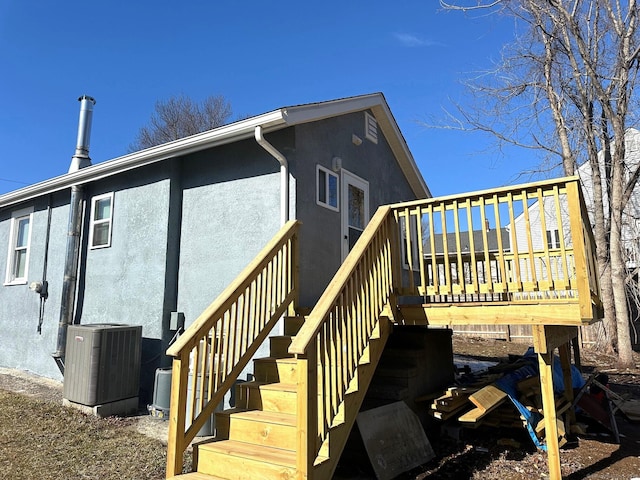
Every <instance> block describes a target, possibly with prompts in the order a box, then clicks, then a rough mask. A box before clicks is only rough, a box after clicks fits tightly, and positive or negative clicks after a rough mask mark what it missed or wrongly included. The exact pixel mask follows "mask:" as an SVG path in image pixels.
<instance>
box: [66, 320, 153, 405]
mask: <svg viewBox="0 0 640 480" xmlns="http://www.w3.org/2000/svg"><path fill="white" fill-rule="evenodd" d="M141 349H142V327H141V326H132V325H120V324H111V323H101V324H93V325H91V324H88V325H70V326H69V328H68V330H67V354H66V358H65V373H64V389H63V393H64V398H66V399H67V400H69V401H71V402H75V403H80V404H82V405H87V406H90V407H93V406H96V405H104V404H105V403H110V402H115V401H118V400H124V399H127V398H132V397H137V396H138V390H139V387H140V356H141Z"/></svg>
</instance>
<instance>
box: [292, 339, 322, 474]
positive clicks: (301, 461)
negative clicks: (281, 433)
mask: <svg viewBox="0 0 640 480" xmlns="http://www.w3.org/2000/svg"><path fill="white" fill-rule="evenodd" d="M296 358H297V367H296V368H297V375H298V386H297V394H298V398H297V405H296V412H297V414H296V416H297V419H298V420H297V422H298V423H297V430H298V432H297V435H298V438H297V440H296V443H297V445H296V451H297V459H296V466H297V468H296V470H297V476H296V478H297V480H311V479H312V478H313V463H314V461H315V456H316V449H315V446H316V439H317V437H318V431H317V428H318V373H317V369H318V361H317V353H316V344H315V342H313V343H312V344H311V346H310V347H309V348H308V349H307V351H306V352H305V354H302V355H300V354H299V355H297V356H296Z"/></svg>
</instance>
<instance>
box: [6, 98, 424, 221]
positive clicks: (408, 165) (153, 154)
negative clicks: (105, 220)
mask: <svg viewBox="0 0 640 480" xmlns="http://www.w3.org/2000/svg"><path fill="white" fill-rule="evenodd" d="M367 109H371V110H372V111H373V112H374V115H376V118H377V120H378V123H379V124H380V125H381V128H382V129H383V132H384V133H385V136H386V138H387V141H388V142H389V144H390V146H391V149H392V151H393V152H394V154H395V155H396V157H397V159H398V161H399V163H400V167H401V168H402V170H403V172H404V173H405V175H406V176H407V180H408V181H409V184H410V185H411V188H412V190H413V191H414V193H415V194H416V196H417V197H418V198H426V197H431V192H430V191H429V187H427V185H426V183H425V181H424V179H423V178H422V175H421V174H420V171H419V170H418V167H417V165H416V163H415V160H414V159H413V155H412V154H411V152H410V151H409V148H408V146H407V144H406V142H405V140H404V137H403V135H402V133H401V132H400V129H399V127H398V125H397V123H396V121H395V118H394V117H393V114H392V113H391V110H390V109H389V106H388V105H387V102H386V100H385V98H384V95H382V94H381V93H372V94H368V95H361V96H357V97H349V98H342V99H337V100H329V101H326V102H319V103H310V104H304V105H298V106H292V107H286V108H280V109H277V110H273V111H271V112H267V113H264V114H262V115H258V116H255V117H251V118H248V119H246V120H241V121H238V122H234V123H231V124H229V125H224V126H222V127H219V128H216V129H214V130H209V131H206V132H203V133H199V134H196V135H192V136H190V137H186V138H182V139H179V140H175V141H173V142H169V143H165V144H162V145H158V146H156V147H151V148H148V149H145V150H141V151H139V152H134V153H130V154H127V155H124V156H122V157H117V158H114V159H112V160H108V161H105V162H101V163H97V164H95V165H92V166H90V167H86V168H83V169H81V170H78V171H76V172H73V173H67V174H64V175H60V176H58V177H54V178H51V179H49V180H45V181H43V182H40V183H36V184H34V185H30V186H28V187H24V188H21V189H19V190H14V191H12V192H9V193H6V194H4V195H0V208H2V207H7V206H10V205H13V204H17V203H20V202H24V201H27V200H30V199H33V198H35V197H37V196H40V195H46V194H49V193H53V192H57V191H60V190H63V189H65V188H69V187H71V186H73V185H81V184H84V183H88V182H91V181H95V180H100V179H102V178H105V177H108V176H111V175H114V174H118V173H122V172H126V171H128V170H132V169H135V168H138V167H142V166H145V165H149V164H151V163H155V162H158V161H162V160H166V159H169V158H172V157H176V156H181V155H186V154H189V153H193V152H197V151H200V150H204V149H206V148H211V147H214V146H216V145H223V144H225V143H231V142H233V141H236V140H241V139H245V138H250V137H252V136H253V135H254V130H255V127H256V126H258V125H260V126H262V127H263V128H264V129H265V131H266V132H269V131H273V130H276V129H278V128H282V127H285V126H292V125H298V124H301V123H307V122H311V121H318V120H322V119H325V118H330V117H334V116H337V115H344V114H347V113H351V112H357V111H362V110H367Z"/></svg>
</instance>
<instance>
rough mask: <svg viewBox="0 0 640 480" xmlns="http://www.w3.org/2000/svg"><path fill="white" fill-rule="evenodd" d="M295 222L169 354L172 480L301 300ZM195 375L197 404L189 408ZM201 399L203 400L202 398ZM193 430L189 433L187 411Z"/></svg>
mask: <svg viewBox="0 0 640 480" xmlns="http://www.w3.org/2000/svg"><path fill="white" fill-rule="evenodd" d="M300 225H301V222H299V221H297V220H291V221H289V222H287V223H286V224H285V225H284V226H283V227H282V229H281V230H280V231H279V232H278V233H277V234H276V235H275V236H274V237H273V239H272V240H271V241H270V242H269V243H268V244H267V245H266V246H265V247H264V248H263V249H262V251H261V252H260V253H259V254H258V255H257V256H256V257H255V258H254V260H252V261H251V263H250V264H249V265H247V267H245V268H244V270H242V272H241V273H240V274H239V275H238V276H237V277H236V278H235V280H234V281H233V282H231V284H230V285H229V286H228V287H227V288H225V289H224V291H223V292H222V293H221V294H220V295H219V296H218V298H216V300H214V301H213V302H212V303H211V304H210V305H209V306H208V307H207V308H206V309H205V310H204V311H203V312H202V313H201V314H200V316H199V317H198V318H197V319H196V320H195V321H194V322H193V323H192V324H191V325H190V326H189V327H188V328H187V330H186V331H185V332H184V334H183V335H181V336H180V337H179V338H178V339H177V341H176V342H175V343H174V344H173V345H171V346H170V347H169V348H168V350H167V355H169V356H171V357H173V366H172V379H171V406H170V411H169V436H168V445H167V470H166V476H167V478H171V477H173V476H175V475H179V474H180V473H181V472H182V465H183V461H184V460H183V457H184V452H185V450H186V448H187V446H188V445H189V443H190V442H191V441H192V440H193V439H194V438H195V436H196V434H197V432H198V431H199V430H200V429H201V428H202V427H203V425H204V424H205V423H206V422H207V419H208V418H210V417H211V415H212V414H213V413H214V411H215V408H216V406H217V405H218V404H219V403H220V402H222V401H223V399H224V396H225V394H226V393H227V392H228V391H229V389H230V388H232V387H233V385H234V383H235V381H236V380H237V378H238V376H239V374H240V373H241V372H242V370H243V369H244V367H245V366H246V365H247V364H248V363H249V361H250V360H251V358H252V357H253V356H254V354H255V353H256V351H257V349H258V348H259V346H260V345H261V344H262V342H263V341H264V340H265V339H266V337H267V336H268V335H269V333H270V331H271V330H272V328H273V327H274V325H275V324H276V322H277V321H278V320H279V319H280V318H281V317H282V316H283V315H284V314H285V313H287V312H289V313H292V314H293V313H294V311H295V308H296V307H297V302H298V295H299V278H298V270H299V265H298V255H299V253H298V245H297V237H298V231H299V228H300ZM189 375H191V378H192V381H191V389H190V390H191V399H190V403H189V405H188V404H187V396H188V393H189V392H188V383H189ZM198 394H199V397H198ZM188 406H190V407H191V417H192V419H191V425H190V426H189V428H187V427H186V422H187V407H188Z"/></svg>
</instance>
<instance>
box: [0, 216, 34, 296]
mask: <svg viewBox="0 0 640 480" xmlns="http://www.w3.org/2000/svg"><path fill="white" fill-rule="evenodd" d="M32 221H33V208H29V209H25V210H19V211H17V212H13V214H12V215H11V231H10V234H9V254H8V257H7V274H6V277H5V285H20V284H25V283H27V276H28V275H29V252H30V245H31V224H32Z"/></svg>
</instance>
